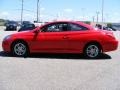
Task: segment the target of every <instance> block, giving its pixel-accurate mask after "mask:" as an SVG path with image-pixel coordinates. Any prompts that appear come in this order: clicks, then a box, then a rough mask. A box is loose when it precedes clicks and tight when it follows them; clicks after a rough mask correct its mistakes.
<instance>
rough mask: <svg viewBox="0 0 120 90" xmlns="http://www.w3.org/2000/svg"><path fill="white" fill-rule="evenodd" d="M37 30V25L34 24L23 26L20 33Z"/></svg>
mask: <svg viewBox="0 0 120 90" xmlns="http://www.w3.org/2000/svg"><path fill="white" fill-rule="evenodd" d="M33 29H35V25H34V24H31V23H29V24H23V25H22V26H21V27H20V29H19V30H18V32H21V31H28V30H33Z"/></svg>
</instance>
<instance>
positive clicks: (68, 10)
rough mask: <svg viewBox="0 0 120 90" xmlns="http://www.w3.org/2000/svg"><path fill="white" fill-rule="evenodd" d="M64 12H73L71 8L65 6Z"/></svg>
mask: <svg viewBox="0 0 120 90" xmlns="http://www.w3.org/2000/svg"><path fill="white" fill-rule="evenodd" d="M64 12H67V13H72V12H73V9H70V8H67V9H64Z"/></svg>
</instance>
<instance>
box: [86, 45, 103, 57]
mask: <svg viewBox="0 0 120 90" xmlns="http://www.w3.org/2000/svg"><path fill="white" fill-rule="evenodd" d="M84 54H85V56H86V57H87V58H91V59H92V58H97V57H99V56H100V54H101V48H100V46H99V45H97V44H92V43H91V44H88V45H87V46H86V47H85V50H84Z"/></svg>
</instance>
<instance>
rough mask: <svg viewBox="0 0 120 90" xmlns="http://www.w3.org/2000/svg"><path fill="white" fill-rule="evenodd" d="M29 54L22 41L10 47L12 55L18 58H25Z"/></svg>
mask: <svg viewBox="0 0 120 90" xmlns="http://www.w3.org/2000/svg"><path fill="white" fill-rule="evenodd" d="M28 53H29V49H28V46H27V45H26V43H24V42H22V41H17V42H14V43H13V45H12V54H13V55H15V56H18V57H25V56H27V55H28Z"/></svg>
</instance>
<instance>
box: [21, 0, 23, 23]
mask: <svg viewBox="0 0 120 90" xmlns="http://www.w3.org/2000/svg"><path fill="white" fill-rule="evenodd" d="M23 3H24V1H23V0H22V7H21V24H22V22H23Z"/></svg>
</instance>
